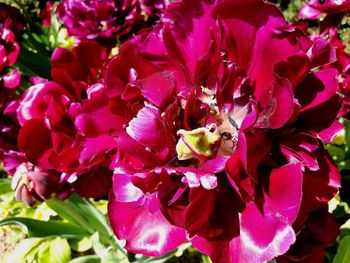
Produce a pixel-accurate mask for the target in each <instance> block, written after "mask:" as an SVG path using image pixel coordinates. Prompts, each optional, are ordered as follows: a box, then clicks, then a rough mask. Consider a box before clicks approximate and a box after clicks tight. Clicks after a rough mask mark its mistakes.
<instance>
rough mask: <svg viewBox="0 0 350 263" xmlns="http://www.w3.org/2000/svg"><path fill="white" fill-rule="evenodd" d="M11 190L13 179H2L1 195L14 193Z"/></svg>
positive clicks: (0, 185) (0, 184)
mask: <svg viewBox="0 0 350 263" xmlns="http://www.w3.org/2000/svg"><path fill="white" fill-rule="evenodd" d="M12 191H13V190H12V188H11V179H9V178H2V179H0V195H3V194H7V193H10V192H12Z"/></svg>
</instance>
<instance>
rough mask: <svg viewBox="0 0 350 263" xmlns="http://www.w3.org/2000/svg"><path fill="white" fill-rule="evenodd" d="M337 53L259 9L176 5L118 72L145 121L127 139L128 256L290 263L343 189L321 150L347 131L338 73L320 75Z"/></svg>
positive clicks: (114, 213) (111, 78)
mask: <svg viewBox="0 0 350 263" xmlns="http://www.w3.org/2000/svg"><path fill="white" fill-rule="evenodd" d="M335 53H336V52H335V50H334V48H333V47H331V46H330V44H328V43H327V42H326V41H323V40H318V41H315V42H314V43H313V42H311V41H310V40H309V39H308V38H307V37H306V36H304V35H303V33H302V32H301V31H299V30H298V29H296V28H294V27H292V26H289V25H287V24H286V22H285V20H284V18H283V16H282V14H281V12H280V11H279V10H278V9H277V8H276V7H275V6H274V5H272V4H267V3H264V2H263V1H259V0H249V1H247V0H245V1H239V0H238V1H237V0H236V1H233V0H223V1H220V2H218V1H214V0H200V1H182V2H176V3H173V4H170V5H169V8H168V9H167V10H165V12H164V17H163V19H162V21H161V23H160V24H158V25H157V26H155V28H154V29H153V31H151V32H150V33H144V34H142V35H140V36H138V37H136V38H134V39H132V40H129V41H128V42H126V43H125V44H124V45H123V46H122V47H121V48H120V52H119V55H118V56H117V57H115V58H113V59H112V60H111V61H110V62H109V64H108V65H107V69H106V71H105V72H104V79H105V83H106V87H107V94H108V96H109V99H110V102H109V103H110V104H112V103H117V104H118V105H120V104H121V102H122V105H127V106H128V108H129V111H128V113H129V114H130V115H131V116H133V118H132V119H131V120H130V121H128V117H127V118H125V131H124V133H123V132H122V131H120V133H119V135H117V136H116V137H115V144H116V145H115V147H116V148H117V154H116V156H115V160H114V167H115V174H114V177H113V189H112V191H111V193H110V201H109V206H108V214H109V219H110V222H111V224H112V227H113V229H114V232H115V234H116V235H117V237H118V238H119V239H123V240H125V241H126V246H125V247H126V249H127V250H128V251H130V252H132V253H141V254H144V255H147V256H160V255H163V254H165V253H167V252H169V251H171V250H173V249H174V248H176V247H177V246H178V245H180V244H181V243H183V242H185V241H186V240H188V241H190V242H191V243H192V244H193V245H194V246H195V247H196V248H197V249H198V250H199V251H201V252H203V253H205V254H207V255H209V256H210V257H211V259H212V260H213V262H264V261H267V260H270V259H272V258H274V257H277V256H280V255H283V254H285V253H286V252H287V251H288V250H289V249H290V247H291V245H292V244H294V243H295V242H296V240H297V239H298V237H299V230H300V228H301V227H302V225H303V224H305V222H307V220H309V214H310V213H313V212H314V211H316V210H317V209H319V208H320V207H324V206H327V202H328V201H329V200H330V199H331V198H332V197H333V195H334V194H335V193H336V192H337V189H338V188H339V173H338V171H337V169H336V166H335V164H334V163H333V162H332V160H331V158H330V156H329V155H328V154H327V152H326V151H325V150H324V149H323V145H322V143H321V142H320V140H319V138H321V139H323V140H324V141H326V142H329V141H331V140H332V139H333V138H334V136H335V135H336V134H337V132H338V131H340V130H341V129H342V125H341V124H340V123H339V122H338V121H337V120H336V118H337V115H338V113H339V110H340V107H341V101H340V98H339V95H338V94H337V91H338V83H337V80H336V76H337V71H336V70H335V69H325V70H321V69H320V66H322V65H325V64H330V63H332V62H334V61H335ZM91 118H92V117H91ZM86 127H88V125H86ZM96 131H97V130H96Z"/></svg>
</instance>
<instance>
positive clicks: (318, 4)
mask: <svg viewBox="0 0 350 263" xmlns="http://www.w3.org/2000/svg"><path fill="white" fill-rule="evenodd" d="M349 10H350V1H349V0H324V1H319V0H309V1H308V2H307V3H306V4H304V5H303V6H302V7H301V10H300V12H299V16H300V17H301V18H305V19H317V18H318V17H320V16H321V15H322V14H339V13H344V12H347V11H349Z"/></svg>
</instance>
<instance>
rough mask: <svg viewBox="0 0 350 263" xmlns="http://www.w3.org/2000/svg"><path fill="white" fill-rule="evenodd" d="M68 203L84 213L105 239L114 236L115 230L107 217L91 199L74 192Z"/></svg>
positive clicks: (90, 223)
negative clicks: (88, 199)
mask: <svg viewBox="0 0 350 263" xmlns="http://www.w3.org/2000/svg"><path fill="white" fill-rule="evenodd" d="M67 204H69V205H71V206H72V207H74V208H75V209H76V210H77V211H79V212H80V213H81V214H82V215H84V217H85V219H86V221H87V222H88V223H89V225H90V226H92V227H93V229H94V230H95V231H98V232H99V234H100V236H101V239H103V241H107V240H109V239H110V238H111V237H112V236H114V233H113V230H112V228H111V227H110V225H109V224H108V221H107V217H106V216H105V215H103V214H102V213H101V212H100V211H99V210H97V209H96V208H95V207H94V206H93V205H92V204H91V203H90V202H89V201H87V200H86V199H83V198H81V197H80V196H78V195H77V194H75V193H73V194H72V195H71V197H70V198H69V199H68V200H67Z"/></svg>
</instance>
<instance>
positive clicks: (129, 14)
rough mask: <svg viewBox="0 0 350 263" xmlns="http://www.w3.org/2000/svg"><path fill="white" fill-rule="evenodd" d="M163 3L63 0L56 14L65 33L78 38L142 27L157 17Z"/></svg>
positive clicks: (163, 0) (118, 33)
mask: <svg viewBox="0 0 350 263" xmlns="http://www.w3.org/2000/svg"><path fill="white" fill-rule="evenodd" d="M166 3H167V1H166V0H156V1H154V0H152V1H149V0H122V1H116V0H84V1H80V0H63V1H62V2H61V3H60V4H59V6H58V8H57V14H58V17H59V18H60V19H61V20H62V21H63V22H64V25H65V26H66V28H67V29H68V33H69V34H70V35H72V36H75V37H77V38H80V39H82V38H87V39H96V38H100V37H102V38H111V37H114V36H118V37H123V36H126V35H129V34H130V33H133V32H134V31H138V30H139V29H141V28H142V27H144V26H145V24H144V23H145V22H146V20H149V21H151V20H156V19H157V18H158V16H159V15H160V11H161V10H162V9H163V8H165V6H166ZM142 12H144V13H145V15H146V18H145V17H144V16H143V14H142Z"/></svg>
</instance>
